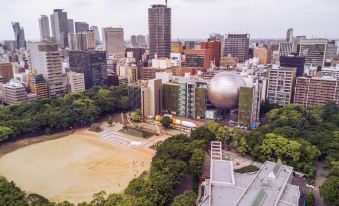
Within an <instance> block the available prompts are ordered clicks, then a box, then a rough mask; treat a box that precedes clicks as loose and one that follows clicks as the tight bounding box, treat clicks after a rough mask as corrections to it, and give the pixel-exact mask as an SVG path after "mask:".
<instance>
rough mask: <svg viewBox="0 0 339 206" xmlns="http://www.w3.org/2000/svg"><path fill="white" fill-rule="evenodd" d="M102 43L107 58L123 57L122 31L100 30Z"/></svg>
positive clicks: (114, 29)
mask: <svg viewBox="0 0 339 206" xmlns="http://www.w3.org/2000/svg"><path fill="white" fill-rule="evenodd" d="M102 43H103V47H104V49H105V50H106V52H107V55H108V56H121V57H122V56H124V55H125V52H124V50H125V46H124V29H123V28H112V27H106V28H102Z"/></svg>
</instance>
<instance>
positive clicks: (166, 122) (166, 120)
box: [160, 116, 172, 128]
mask: <svg viewBox="0 0 339 206" xmlns="http://www.w3.org/2000/svg"><path fill="white" fill-rule="evenodd" d="M160 123H161V125H162V126H164V127H166V128H168V127H170V126H171V123H172V119H171V118H170V117H169V116H164V117H163V118H162V119H161V120H160Z"/></svg>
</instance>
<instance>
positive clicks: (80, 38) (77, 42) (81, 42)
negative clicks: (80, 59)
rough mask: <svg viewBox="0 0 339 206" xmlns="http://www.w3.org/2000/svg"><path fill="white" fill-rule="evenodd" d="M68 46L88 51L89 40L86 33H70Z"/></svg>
mask: <svg viewBox="0 0 339 206" xmlns="http://www.w3.org/2000/svg"><path fill="white" fill-rule="evenodd" d="M68 46H69V49H70V50H71V51H87V50H88V49H87V40H86V34H85V33H69V34H68Z"/></svg>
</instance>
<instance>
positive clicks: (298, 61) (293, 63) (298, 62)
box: [279, 55, 305, 77]
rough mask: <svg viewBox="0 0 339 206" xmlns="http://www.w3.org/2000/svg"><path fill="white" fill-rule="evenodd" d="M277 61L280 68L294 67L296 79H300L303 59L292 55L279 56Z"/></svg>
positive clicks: (303, 63)
mask: <svg viewBox="0 0 339 206" xmlns="http://www.w3.org/2000/svg"><path fill="white" fill-rule="evenodd" d="M279 61H280V66H282V67H296V68H297V77H302V76H303V75H304V67H305V57H300V56H293V55H289V56H280V57H279Z"/></svg>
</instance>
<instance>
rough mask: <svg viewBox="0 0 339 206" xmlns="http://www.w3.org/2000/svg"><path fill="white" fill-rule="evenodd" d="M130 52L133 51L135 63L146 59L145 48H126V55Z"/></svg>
mask: <svg viewBox="0 0 339 206" xmlns="http://www.w3.org/2000/svg"><path fill="white" fill-rule="evenodd" d="M128 52H132V53H133V58H135V63H137V64H138V63H140V62H142V61H145V60H146V55H145V53H146V50H145V48H126V57H127V53H128Z"/></svg>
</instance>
